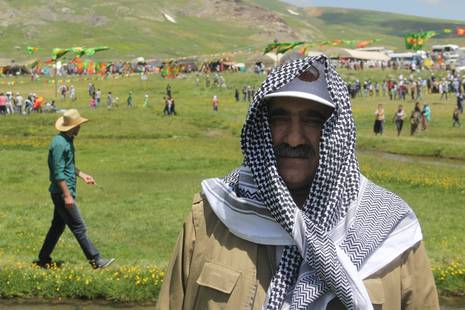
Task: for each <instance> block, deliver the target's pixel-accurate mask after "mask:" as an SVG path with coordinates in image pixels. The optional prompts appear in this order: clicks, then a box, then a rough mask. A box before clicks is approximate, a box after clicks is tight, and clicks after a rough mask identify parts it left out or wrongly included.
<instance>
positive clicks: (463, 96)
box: [457, 92, 465, 113]
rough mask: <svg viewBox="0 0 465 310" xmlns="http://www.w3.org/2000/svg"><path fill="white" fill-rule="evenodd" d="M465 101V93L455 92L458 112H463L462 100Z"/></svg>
mask: <svg viewBox="0 0 465 310" xmlns="http://www.w3.org/2000/svg"><path fill="white" fill-rule="evenodd" d="M464 101H465V94H464V92H460V93H458V94H457V108H458V109H459V111H460V113H463V102H464Z"/></svg>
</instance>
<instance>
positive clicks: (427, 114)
mask: <svg viewBox="0 0 465 310" xmlns="http://www.w3.org/2000/svg"><path fill="white" fill-rule="evenodd" d="M430 121H431V108H430V107H429V104H428V103H425V104H424V105H423V110H422V111H421V129H422V130H426V129H428V125H429V122H430Z"/></svg>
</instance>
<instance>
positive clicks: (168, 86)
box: [166, 83, 172, 98]
mask: <svg viewBox="0 0 465 310" xmlns="http://www.w3.org/2000/svg"><path fill="white" fill-rule="evenodd" d="M166 96H168V98H169V97H172V93H171V85H170V84H169V83H168V85H166Z"/></svg>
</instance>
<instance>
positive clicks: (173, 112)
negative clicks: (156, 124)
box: [168, 97, 176, 115]
mask: <svg viewBox="0 0 465 310" xmlns="http://www.w3.org/2000/svg"><path fill="white" fill-rule="evenodd" d="M168 107H169V108H168V110H169V114H170V115H176V102H175V101H174V98H173V97H168Z"/></svg>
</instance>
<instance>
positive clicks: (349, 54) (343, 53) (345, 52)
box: [328, 48, 390, 61]
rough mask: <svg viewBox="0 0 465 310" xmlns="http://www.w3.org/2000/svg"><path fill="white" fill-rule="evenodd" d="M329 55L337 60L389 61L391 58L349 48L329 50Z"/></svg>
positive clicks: (377, 53) (381, 54)
mask: <svg viewBox="0 0 465 310" xmlns="http://www.w3.org/2000/svg"><path fill="white" fill-rule="evenodd" d="M328 55H330V56H331V57H337V58H354V59H361V60H380V61H388V60H389V59H390V58H389V56H387V55H386V54H383V53H379V52H366V51H359V50H352V49H348V48H332V49H330V50H328Z"/></svg>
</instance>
